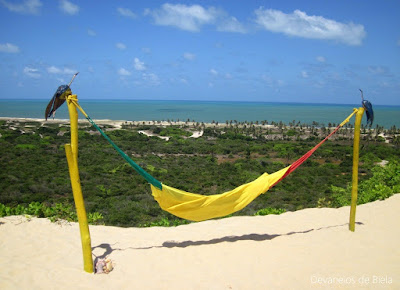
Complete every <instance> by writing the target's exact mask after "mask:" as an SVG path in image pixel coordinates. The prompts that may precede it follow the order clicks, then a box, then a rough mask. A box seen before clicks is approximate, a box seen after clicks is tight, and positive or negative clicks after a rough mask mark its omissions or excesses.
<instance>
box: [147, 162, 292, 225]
mask: <svg viewBox="0 0 400 290" xmlns="http://www.w3.org/2000/svg"><path fill="white" fill-rule="evenodd" d="M289 168H290V166H288V167H286V168H284V169H281V170H279V171H277V172H274V173H272V174H268V173H264V174H263V175H261V176H260V177H258V178H257V179H256V180H254V181H252V182H249V183H246V184H243V185H241V186H239V187H237V188H235V189H233V190H231V191H228V192H225V193H221V194H215V195H201V194H196V193H190V192H185V191H182V190H179V189H176V188H173V187H170V186H167V185H165V184H163V185H162V190H160V189H158V188H157V187H155V186H153V185H151V191H152V194H153V196H154V199H155V200H157V202H158V204H159V205H160V207H161V208H162V209H163V210H165V211H167V212H169V213H172V214H173V215H176V216H178V217H180V218H184V219H187V220H191V221H204V220H208V219H212V218H217V217H222V216H226V215H229V214H231V213H234V212H236V211H238V210H241V209H242V208H244V207H246V206H247V205H248V204H249V203H251V202H252V201H253V200H254V199H255V198H256V197H257V196H259V195H260V194H261V193H264V192H267V191H268V190H269V189H270V188H271V187H272V186H273V185H274V184H275V183H277V182H278V181H279V180H280V179H282V177H283V176H284V175H285V173H286V172H287V171H288V170H289Z"/></svg>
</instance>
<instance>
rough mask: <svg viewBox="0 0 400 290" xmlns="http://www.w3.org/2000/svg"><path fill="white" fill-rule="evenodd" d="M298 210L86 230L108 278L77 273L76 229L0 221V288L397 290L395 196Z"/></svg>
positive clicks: (398, 205) (399, 254) (399, 217)
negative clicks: (105, 259) (353, 210)
mask: <svg viewBox="0 0 400 290" xmlns="http://www.w3.org/2000/svg"><path fill="white" fill-rule="evenodd" d="M348 218H349V207H344V208H340V209H306V210H301V211H297V212H290V213H285V214H282V215H280V216H273V215H272V216H265V217H234V218H228V219H222V220H212V221H207V222H201V223H195V224H190V225H185V226H179V227H176V228H117V227H105V226H91V227H90V231H91V236H92V246H93V247H94V248H95V249H94V251H93V253H94V254H95V255H96V256H105V255H109V257H110V258H111V259H112V260H113V261H114V262H115V264H116V265H115V269H114V271H112V272H111V273H110V274H108V275H105V274H97V275H94V274H88V273H86V272H84V271H83V262H82V252H81V246H80V237H79V229H78V225H77V224H75V223H72V224H62V225H59V224H54V223H50V222H49V221H48V220H46V219H37V218H33V219H31V220H27V219H25V218H23V217H21V216H14V217H6V218H1V219H0V257H1V258H0V261H1V264H2V270H1V271H0V289H276V288H282V289H308V288H321V287H323V288H325V287H335V288H336V287H346V288H347V287H350V288H360V287H366V288H381V289H387V288H390V289H400V248H399V241H400V227H399V226H398V224H399V221H400V194H397V195H395V196H393V197H391V198H389V199H387V200H384V201H377V202H373V203H370V204H366V205H361V206H359V207H358V208H357V223H358V224H357V225H356V231H355V232H354V233H353V232H350V231H349V230H348Z"/></svg>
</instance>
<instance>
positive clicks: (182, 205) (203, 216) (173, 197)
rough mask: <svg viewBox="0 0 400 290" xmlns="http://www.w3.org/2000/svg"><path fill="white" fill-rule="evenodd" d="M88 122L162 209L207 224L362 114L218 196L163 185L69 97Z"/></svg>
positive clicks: (267, 184) (274, 180)
mask: <svg viewBox="0 0 400 290" xmlns="http://www.w3.org/2000/svg"><path fill="white" fill-rule="evenodd" d="M68 100H69V101H71V102H72V103H73V104H74V105H75V106H76V107H77V108H78V109H79V110H80V111H81V112H82V113H83V115H84V116H85V117H86V118H87V119H88V121H89V122H90V123H91V124H92V125H93V126H94V127H95V128H96V129H97V130H98V131H99V132H100V133H101V134H102V135H103V137H105V138H106V140H107V141H108V142H109V143H110V144H111V145H112V146H114V148H115V149H116V150H117V151H118V152H119V153H120V154H121V156H122V157H123V158H124V159H125V160H126V161H127V162H129V163H130V165H131V166H132V167H133V168H134V169H135V170H136V171H137V172H138V173H139V174H141V175H142V176H143V177H144V178H146V180H147V181H149V183H150V185H151V191H152V194H153V197H154V199H155V200H156V201H157V202H158V204H159V205H160V207H161V208H162V209H163V210H165V211H167V212H169V213H171V214H173V215H175V216H178V217H180V218H184V219H187V220H191V221H204V220H208V219H212V218H217V217H222V216H226V215H229V214H231V213H234V212H236V211H238V210H241V209H242V208H244V207H246V206H247V205H248V204H249V203H251V202H252V201H253V200H254V199H255V198H257V197H258V196H259V195H260V194H262V193H265V192H267V191H268V190H269V189H270V188H271V187H273V186H274V185H275V184H277V183H278V182H279V181H280V180H282V179H283V178H285V177H286V176H287V175H289V174H290V173H291V172H292V171H294V170H295V169H296V168H297V167H298V166H300V164H301V163H303V162H304V161H305V160H306V159H307V158H308V157H310V156H311V155H312V153H314V151H315V150H316V149H317V148H318V147H319V146H321V145H322V143H324V142H325V141H326V140H328V138H329V137H330V136H332V135H333V134H334V133H336V131H337V130H339V128H341V127H342V126H343V125H344V124H346V123H347V122H349V120H350V118H351V117H352V116H353V115H354V114H355V113H356V112H357V111H358V110H357V109H353V113H351V114H350V115H349V116H348V117H347V118H346V119H345V120H344V121H343V122H342V123H341V124H340V125H338V126H337V127H336V128H335V130H334V131H332V133H330V134H329V135H328V136H327V137H326V138H325V139H324V140H322V141H321V142H320V143H319V144H317V145H316V146H315V147H314V148H312V149H311V150H310V151H308V152H307V153H306V154H304V155H303V156H302V157H300V158H299V159H298V160H296V161H295V162H294V163H292V164H291V165H290V166H288V167H286V168H283V169H281V170H279V171H277V172H274V173H272V174H268V173H264V174H263V175H261V176H260V177H258V178H257V179H256V180H254V181H252V182H249V183H246V184H243V185H241V186H239V187H237V188H235V189H233V190H231V191H228V192H225V193H221V194H215V195H201V194H196V193H190V192H185V191H183V190H179V189H176V188H173V187H170V186H167V185H165V184H161V182H159V181H158V180H156V179H155V178H154V177H152V176H151V175H149V174H148V173H147V172H145V171H144V170H143V169H142V168H141V167H139V166H138V165H137V164H136V163H135V162H133V161H132V160H131V159H130V158H129V157H128V156H127V155H126V154H125V153H123V152H122V150H121V149H119V148H118V146H117V145H115V144H114V142H112V141H111V139H110V138H109V137H108V136H107V135H106V134H105V133H104V132H103V131H102V130H101V129H100V128H99V127H98V126H97V125H96V124H95V123H94V121H93V120H92V119H91V118H90V117H89V116H88V115H87V114H86V113H85V111H84V110H83V109H82V108H81V107H80V105H79V104H78V102H77V100H76V99H73V98H68Z"/></svg>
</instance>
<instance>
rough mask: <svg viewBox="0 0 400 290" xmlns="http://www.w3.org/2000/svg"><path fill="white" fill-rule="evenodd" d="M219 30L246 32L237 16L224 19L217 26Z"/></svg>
mask: <svg viewBox="0 0 400 290" xmlns="http://www.w3.org/2000/svg"><path fill="white" fill-rule="evenodd" d="M217 30H218V31H226V32H239V33H246V29H245V28H244V26H243V25H242V24H241V23H240V22H239V21H238V20H237V19H236V18H235V17H228V18H225V19H223V20H222V21H221V22H220V23H219V24H218V26H217Z"/></svg>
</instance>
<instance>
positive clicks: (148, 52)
mask: <svg viewBox="0 0 400 290" xmlns="http://www.w3.org/2000/svg"><path fill="white" fill-rule="evenodd" d="M142 52H144V53H145V54H150V53H151V49H150V48H148V47H142Z"/></svg>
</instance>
